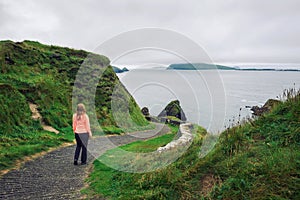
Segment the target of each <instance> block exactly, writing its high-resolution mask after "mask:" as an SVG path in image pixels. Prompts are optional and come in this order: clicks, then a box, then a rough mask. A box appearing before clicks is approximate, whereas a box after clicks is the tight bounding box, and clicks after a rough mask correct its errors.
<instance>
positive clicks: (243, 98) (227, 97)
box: [118, 69, 300, 133]
mask: <svg viewBox="0 0 300 200" xmlns="http://www.w3.org/2000/svg"><path fill="white" fill-rule="evenodd" d="M118 77H119V79H120V80H121V82H122V83H123V84H124V85H125V87H126V88H127V90H128V91H129V92H130V93H131V95H132V96H133V97H134V98H135V100H136V102H137V104H138V105H139V106H140V108H143V107H147V108H148V109H149V111H150V114H151V115H154V116H157V115H158V114H159V113H160V112H161V111H162V110H163V109H164V108H165V106H166V105H167V104H168V103H169V102H171V101H173V100H179V101H180V105H181V107H182V109H183V111H184V113H185V115H186V117H187V120H188V121H189V122H192V123H196V124H199V125H200V126H202V127H204V128H206V129H207V130H208V131H209V132H212V133H218V132H221V131H223V130H224V129H226V128H227V127H230V126H233V125H235V124H237V123H242V122H243V121H244V120H247V119H248V118H251V117H253V116H252V112H251V110H250V108H251V107H252V106H262V105H263V104H264V103H265V102H266V101H267V100H268V99H282V98H283V97H282V94H283V91H284V90H285V89H289V88H296V89H299V88H300V72H299V71H240V70H191V71H189V70H166V69H133V70H130V71H128V72H124V73H120V74H118Z"/></svg>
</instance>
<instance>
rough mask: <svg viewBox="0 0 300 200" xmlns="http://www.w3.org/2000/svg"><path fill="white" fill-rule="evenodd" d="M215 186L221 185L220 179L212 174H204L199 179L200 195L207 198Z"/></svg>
mask: <svg viewBox="0 0 300 200" xmlns="http://www.w3.org/2000/svg"><path fill="white" fill-rule="evenodd" d="M216 185H218V186H219V185H221V179H220V177H217V176H215V175H213V174H206V175H204V176H203V178H202V179H201V186H202V188H201V194H202V195H203V196H204V197H207V195H208V194H209V193H210V192H212V190H213V188H214V187H215V186H216Z"/></svg>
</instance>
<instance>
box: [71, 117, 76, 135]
mask: <svg viewBox="0 0 300 200" xmlns="http://www.w3.org/2000/svg"><path fill="white" fill-rule="evenodd" d="M72 122H73V123H72V127H73V132H74V133H75V130H76V126H77V122H76V114H74V115H73V119H72Z"/></svg>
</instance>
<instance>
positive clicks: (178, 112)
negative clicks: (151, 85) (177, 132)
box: [158, 100, 186, 122]
mask: <svg viewBox="0 0 300 200" xmlns="http://www.w3.org/2000/svg"><path fill="white" fill-rule="evenodd" d="M158 117H159V118H166V117H176V118H177V119H179V120H181V121H183V122H185V121H186V116H185V114H184V112H183V110H182V108H181V106H180V102H179V101H178V100H175V101H171V102H170V103H169V104H168V105H167V106H166V108H165V109H164V110H163V111H162V112H161V113H160V114H159V115H158Z"/></svg>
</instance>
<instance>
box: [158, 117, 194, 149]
mask: <svg viewBox="0 0 300 200" xmlns="http://www.w3.org/2000/svg"><path fill="white" fill-rule="evenodd" d="M191 128H192V124H190V123H185V124H180V126H179V133H180V136H179V138H178V139H176V140H173V141H171V142H169V143H168V144H166V145H165V146H163V147H158V149H157V152H159V153H162V152H164V151H168V150H170V149H173V148H177V147H179V146H185V145H187V144H188V143H191V142H192V140H193V135H192V133H191Z"/></svg>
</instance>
